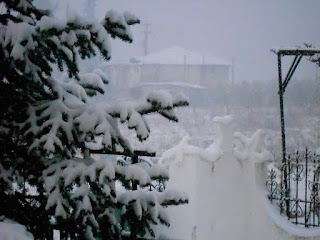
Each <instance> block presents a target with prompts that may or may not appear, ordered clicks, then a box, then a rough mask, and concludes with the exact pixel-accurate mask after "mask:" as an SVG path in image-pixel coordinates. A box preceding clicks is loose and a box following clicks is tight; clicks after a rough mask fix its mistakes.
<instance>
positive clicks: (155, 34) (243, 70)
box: [38, 0, 320, 84]
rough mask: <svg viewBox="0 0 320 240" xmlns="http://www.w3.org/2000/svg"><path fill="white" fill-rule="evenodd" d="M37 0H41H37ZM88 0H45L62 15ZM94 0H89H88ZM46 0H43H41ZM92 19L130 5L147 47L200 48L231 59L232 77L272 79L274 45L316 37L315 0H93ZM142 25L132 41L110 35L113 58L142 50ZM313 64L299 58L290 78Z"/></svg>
mask: <svg viewBox="0 0 320 240" xmlns="http://www.w3.org/2000/svg"><path fill="white" fill-rule="evenodd" d="M38 1H39V0H38ZM88 1H90V0H63V1H62V0H60V1H54V0H50V1H47V2H49V3H52V4H46V5H51V7H52V6H54V5H55V2H59V4H58V5H59V6H58V11H56V12H58V13H59V15H63V13H62V12H63V10H66V8H67V6H69V7H70V10H72V11H77V12H85V11H86V9H84V6H85V4H86V2H88ZM91 1H92V0H91ZM44 2H46V1H44ZM93 2H96V7H95V15H94V16H92V17H94V18H96V19H99V20H100V19H102V18H103V16H104V14H105V13H106V11H107V10H110V9H115V10H118V11H125V10H128V11H130V12H132V13H134V14H135V15H137V16H138V17H139V18H140V19H141V23H142V24H144V23H149V24H151V25H150V31H151V33H150V34H149V41H148V42H149V44H148V45H149V53H152V52H157V51H160V50H163V49H166V48H168V47H172V46H176V45H178V46H181V47H184V48H186V49H190V50H191V51H198V52H203V53H206V54H208V55H212V56H217V57H220V58H222V59H225V60H227V61H230V62H232V61H234V63H235V69H234V73H235V81H238V82H239V81H240V82H241V81H249V82H250V81H255V80H263V81H271V82H270V84H274V80H276V78H277V72H276V70H277V69H276V66H277V65H276V56H275V55H274V54H273V53H272V52H270V49H271V48H273V47H277V46H302V44H303V43H313V44H318V43H319V39H320V1H319V0H306V1H301V0H283V1H279V0H268V1H258V0H226V1H221V0H197V1H190V0H175V1H172V0H161V1H150V0H135V1H132V0H96V1H93ZM144 30H145V27H144V26H143V25H138V26H135V27H133V36H134V42H133V43H132V44H127V43H122V42H120V41H113V45H112V47H113V53H112V60H111V62H110V63H112V62H123V61H128V59H129V58H130V57H131V56H140V55H143V48H142V45H143V41H144V33H143V31H144ZM315 75H316V67H315V65H313V64H308V63H306V61H305V60H303V61H302V64H301V66H299V67H298V69H297V71H296V73H295V75H294V78H300V79H301V78H304V79H305V78H315Z"/></svg>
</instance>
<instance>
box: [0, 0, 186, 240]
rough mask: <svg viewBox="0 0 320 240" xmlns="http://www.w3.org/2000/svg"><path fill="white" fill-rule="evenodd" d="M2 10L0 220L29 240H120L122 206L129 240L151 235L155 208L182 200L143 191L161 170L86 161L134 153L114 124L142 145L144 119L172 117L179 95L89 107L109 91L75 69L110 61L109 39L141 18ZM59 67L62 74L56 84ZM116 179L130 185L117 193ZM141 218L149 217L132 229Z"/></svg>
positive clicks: (22, 4) (20, 6)
mask: <svg viewBox="0 0 320 240" xmlns="http://www.w3.org/2000/svg"><path fill="white" fill-rule="evenodd" d="M1 4H2V5H3V9H4V11H3V13H2V14H1V15H0V23H1V28H0V44H1V50H0V67H1V72H0V92H1V94H0V103H1V104H0V217H1V218H0V221H7V220H6V219H11V220H13V221H16V222H18V223H20V224H22V225H25V226H26V227H27V230H28V231H29V232H31V233H32V234H33V236H34V238H35V239H52V228H53V227H54V228H56V229H59V230H60V232H61V236H62V238H66V237H68V236H69V237H71V238H72V239H95V237H97V236H99V237H101V238H102V239H107V238H111V239H115V238H118V237H120V234H119V233H120V231H121V224H120V223H119V222H118V220H117V219H116V218H115V212H116V209H118V208H119V207H122V209H125V208H127V214H125V211H123V212H122V215H123V219H126V220H129V219H133V220H130V222H131V223H132V224H133V226H134V227H133V228H132V229H136V230H135V232H134V233H133V234H132V236H133V237H135V235H138V234H143V233H144V231H145V230H146V229H147V230H149V231H150V233H151V235H152V229H151V225H150V223H153V224H154V223H156V222H157V221H158V220H159V221H160V222H161V223H165V224H167V225H168V221H167V220H166V218H165V214H164V213H163V211H162V210H159V209H162V206H167V205H170V204H179V203H184V202H186V201H187V199H186V197H185V196H184V195H183V194H182V195H181V194H178V193H172V192H170V191H164V192H161V193H159V194H156V193H154V194H150V193H149V192H148V191H147V189H148V186H151V185H152V179H161V178H163V176H164V175H165V173H164V172H158V173H157V172H156V170H153V172H152V171H151V170H150V169H154V167H151V166H150V169H149V168H146V167H145V166H140V165H141V164H140V165H139V164H138V163H136V164H127V165H126V164H124V165H119V164H117V161H116V160H110V159H105V160H101V161H96V160H94V159H92V158H91V157H90V152H91V151H92V150H96V149H97V147H98V148H99V149H100V151H104V152H105V153H118V154H119V153H122V154H124V155H127V156H133V149H131V147H130V143H129V142H128V141H127V140H126V139H125V138H124V137H123V136H122V135H121V133H120V131H119V128H118V124H119V122H120V124H127V126H128V127H129V128H130V129H134V130H135V131H136V133H137V138H138V139H139V140H141V141H143V140H145V139H146V138H147V137H148V136H149V133H150V129H149V127H148V125H147V122H146V121H145V118H144V115H146V114H150V113H158V114H160V115H162V116H164V117H166V118H168V119H169V120H172V121H177V117H176V116H175V113H174V109H175V108H176V107H179V106H185V105H187V104H188V103H187V101H186V99H185V98H183V97H181V96H179V95H168V94H164V93H160V92H156V93H151V94H150V95H149V96H148V97H147V99H146V101H145V102H143V103H141V104H132V105H124V104H120V103H119V104H116V105H114V104H108V103H103V104H97V103H96V102H95V101H94V96H95V95H97V94H103V93H104V92H105V88H106V85H107V83H108V79H107V77H106V76H105V75H104V74H103V72H101V71H99V70H96V71H94V72H93V73H81V72H80V70H79V63H80V62H81V60H82V59H86V58H91V57H93V56H95V55H97V54H100V55H101V56H102V57H103V58H104V59H105V60H106V61H108V60H109V59H110V58H111V46H110V37H111V38H118V39H120V40H122V41H126V42H129V43H130V42H132V36H131V33H130V26H131V25H134V24H137V23H139V19H138V18H136V17H135V16H134V15H132V14H130V13H128V12H125V13H124V14H119V13H117V12H115V11H108V12H107V13H106V15H105V17H104V19H103V20H102V21H100V22H94V21H88V20H86V19H82V18H81V17H80V16H72V17H69V18H68V19H67V21H58V20H57V19H55V18H54V17H52V16H50V12H49V11H47V10H42V9H38V8H36V7H35V6H34V5H33V3H32V1H31V0H5V1H1ZM56 67H58V69H59V70H60V71H66V72H67V73H68V77H67V78H62V79H58V78H55V77H54V76H53V70H54V69H55V68H56ZM76 155H77V156H78V157H76ZM79 156H80V157H79ZM117 181H120V182H122V183H123V184H124V185H127V186H128V184H134V185H135V186H136V187H135V189H132V188H128V189H129V190H131V191H129V192H127V193H126V194H127V195H123V194H122V195H121V196H120V195H119V196H118V195H117V189H116V187H115V186H116V184H115V183H116V182H117ZM30 189H34V192H30ZM124 194H125V193H124ZM125 196H127V197H125ZM128 199H129V200H128ZM139 204H140V205H139ZM146 204H147V205H146ZM139 206H140V207H139ZM154 206H157V208H155V207H154ZM140 208H141V210H139V209H140ZM137 209H138V210H137ZM132 214H133V215H134V217H133V215H132ZM141 219H145V221H142V222H143V224H142V225H139V226H138V224H137V222H138V221H141ZM2 225H3V226H4V225H6V224H2ZM137 226H138V227H137Z"/></svg>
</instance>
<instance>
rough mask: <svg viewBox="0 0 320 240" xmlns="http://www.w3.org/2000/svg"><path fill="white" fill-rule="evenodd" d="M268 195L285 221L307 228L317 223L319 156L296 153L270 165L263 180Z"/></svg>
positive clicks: (319, 209)
mask: <svg viewBox="0 0 320 240" xmlns="http://www.w3.org/2000/svg"><path fill="white" fill-rule="evenodd" d="M266 185H267V189H268V192H269V193H268V198H269V199H270V201H271V202H276V203H277V204H278V206H279V208H280V213H281V214H283V215H286V216H287V217H288V220H290V221H291V222H292V223H295V224H297V225H303V226H305V227H307V228H309V227H318V226H320V218H319V216H320V199H319V191H320V156H319V155H317V154H315V153H311V152H310V151H308V149H306V151H305V152H302V153H300V152H297V153H295V154H293V155H289V156H288V157H287V158H286V161H285V162H284V163H278V164H276V163H275V164H272V165H271V167H270V168H269V169H268V180H267V182H266Z"/></svg>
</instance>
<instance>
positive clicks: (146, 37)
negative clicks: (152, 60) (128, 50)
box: [141, 23, 151, 56]
mask: <svg viewBox="0 0 320 240" xmlns="http://www.w3.org/2000/svg"><path fill="white" fill-rule="evenodd" d="M141 26H144V28H145V29H144V30H143V33H144V42H143V55H144V56H147V55H148V53H149V48H148V47H149V46H148V40H149V34H150V33H151V31H150V30H149V27H150V26H151V24H150V23H144V24H141Z"/></svg>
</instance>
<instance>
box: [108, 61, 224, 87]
mask: <svg viewBox="0 0 320 240" xmlns="http://www.w3.org/2000/svg"><path fill="white" fill-rule="evenodd" d="M229 68H230V67H229V66H222V65H174V64H139V65H138V64H115V65H109V66H107V67H106V68H105V71H106V72H107V74H108V76H109V78H110V80H111V82H112V83H113V84H114V85H115V86H117V87H121V88H122V87H132V86H135V85H136V84H138V83H144V82H184V83H189V84H197V85H201V86H203V87H207V88H209V89H213V88H222V87H224V86H226V85H227V84H228V83H229Z"/></svg>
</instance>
